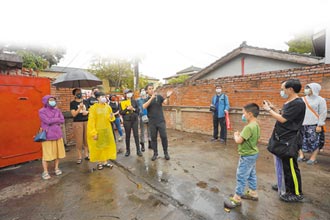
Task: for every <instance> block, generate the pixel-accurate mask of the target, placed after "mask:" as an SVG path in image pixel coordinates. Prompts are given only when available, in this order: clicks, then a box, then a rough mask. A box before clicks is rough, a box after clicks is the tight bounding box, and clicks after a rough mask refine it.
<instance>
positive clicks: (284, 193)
mask: <svg viewBox="0 0 330 220" xmlns="http://www.w3.org/2000/svg"><path fill="white" fill-rule="evenodd" d="M301 88H302V85H301V82H300V81H299V80H298V79H289V80H286V81H284V82H283V83H282V84H281V90H280V96H281V97H282V98H283V99H285V103H284V105H283V107H282V109H281V110H279V109H278V108H276V107H275V105H273V104H272V103H271V102H270V101H268V100H263V102H262V107H263V109H264V110H265V111H267V112H268V113H269V114H270V116H271V117H273V118H274V119H276V123H275V126H274V130H273V133H272V137H271V138H270V141H269V143H268V149H269V150H270V145H274V146H272V147H273V148H277V149H279V148H281V149H284V151H287V152H281V153H278V154H277V153H274V157H275V162H276V168H280V169H278V170H277V178H278V179H277V183H278V184H275V185H273V186H272V188H273V189H274V190H277V191H278V193H279V195H280V199H281V200H282V201H285V202H301V201H302V200H303V198H304V196H303V193H302V184H301V183H302V181H301V175H300V169H299V167H298V162H301V161H307V164H309V165H312V164H315V163H316V156H317V154H318V152H319V151H320V149H322V148H323V146H324V130H325V129H324V128H325V126H324V125H325V120H326V115H327V106H326V102H325V99H324V98H322V97H321V96H319V92H320V90H321V86H320V85H319V84H318V83H310V84H307V85H306V86H305V89H304V94H305V96H304V97H299V92H300V91H301ZM216 93H217V96H221V94H219V93H220V91H219V90H216ZM225 97H226V96H224V98H223V99H225ZM216 102H217V101H215V98H213V99H212V104H214V103H216ZM219 106H220V104H219ZM222 110H223V111H225V110H226V109H225V107H222ZM259 111H260V109H259V106H258V105H257V104H255V103H250V104H247V105H246V106H244V107H243V115H242V121H243V122H246V123H248V124H247V125H246V126H245V127H244V128H243V130H242V131H241V132H238V131H236V132H234V141H235V142H236V143H237V144H238V153H239V155H240V158H239V162H238V167H237V173H236V189H235V194H234V195H232V196H229V198H225V200H224V206H225V207H226V208H229V209H232V208H235V207H237V206H240V205H241V200H242V199H248V200H254V201H257V200H258V193H257V175H256V161H257V158H258V155H259V150H258V147H257V143H258V140H259V138H260V127H259V122H258V121H257V116H258V115H259ZM215 112H216V113H217V111H215ZM216 113H215V114H216ZM214 118H215V116H214ZM213 121H215V119H213ZM220 124H221V122H220ZM214 125H216V123H214ZM222 137H223V138H225V137H224V136H222ZM220 138H221V136H220ZM272 138H275V139H277V142H275V144H274V142H273V141H271V139H272ZM214 139H216V136H214V137H213V140H214ZM224 140H225V139H224ZM283 146H284V148H283ZM270 151H271V150H270ZM271 152H276V151H273V150H272V151H271ZM289 152H290V153H289ZM304 152H311V157H310V159H309V160H306V159H305V156H304V154H303V153H304ZM281 177H283V180H282V178H281ZM281 182H283V183H284V184H283V186H281V187H280V184H281ZM246 185H247V186H248V189H247V190H246V191H245V187H246Z"/></svg>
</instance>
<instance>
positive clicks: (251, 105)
mask: <svg viewBox="0 0 330 220" xmlns="http://www.w3.org/2000/svg"><path fill="white" fill-rule="evenodd" d="M243 108H244V110H245V111H246V112H251V113H252V114H253V116H254V117H255V118H256V117H258V115H259V111H260V108H259V105H257V104H256V103H249V104H247V105H245V106H244V107H243Z"/></svg>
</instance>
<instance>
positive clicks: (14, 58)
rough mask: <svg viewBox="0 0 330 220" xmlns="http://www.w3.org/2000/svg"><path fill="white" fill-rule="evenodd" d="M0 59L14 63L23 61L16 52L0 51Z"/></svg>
mask: <svg viewBox="0 0 330 220" xmlns="http://www.w3.org/2000/svg"><path fill="white" fill-rule="evenodd" d="M0 60H1V61H7V62H14V63H23V59H22V57H20V56H19V55H17V54H9V53H0Z"/></svg>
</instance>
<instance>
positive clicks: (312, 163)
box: [306, 160, 317, 165]
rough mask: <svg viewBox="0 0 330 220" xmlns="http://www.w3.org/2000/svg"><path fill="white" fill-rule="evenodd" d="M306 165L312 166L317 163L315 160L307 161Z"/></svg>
mask: <svg viewBox="0 0 330 220" xmlns="http://www.w3.org/2000/svg"><path fill="white" fill-rule="evenodd" d="M306 163H307V165H314V164H316V163H317V161H316V160H308V161H307V162H306Z"/></svg>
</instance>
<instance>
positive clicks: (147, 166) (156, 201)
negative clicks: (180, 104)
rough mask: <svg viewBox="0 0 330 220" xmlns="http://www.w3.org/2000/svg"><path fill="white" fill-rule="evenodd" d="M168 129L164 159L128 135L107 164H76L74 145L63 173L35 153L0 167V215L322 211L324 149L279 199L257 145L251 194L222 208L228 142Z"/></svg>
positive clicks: (324, 214)
mask: <svg viewBox="0 0 330 220" xmlns="http://www.w3.org/2000/svg"><path fill="white" fill-rule="evenodd" d="M168 136H169V147H170V148H169V152H170V156H171V160H169V161H166V160H165V159H164V155H163V152H162V149H161V144H160V143H159V144H158V148H159V158H158V159H157V160H156V161H151V157H152V151H151V150H148V149H146V152H144V155H143V157H137V156H136V154H135V150H133V146H134V144H133V143H132V144H131V152H132V153H131V156H130V157H128V158H127V157H125V156H124V154H123V153H121V154H119V155H118V159H117V161H115V162H114V163H113V164H114V168H113V169H109V168H104V170H101V171H94V172H91V168H92V167H94V166H95V164H90V163H87V162H86V161H83V164H81V165H76V164H75V156H76V154H75V150H74V148H72V149H71V151H70V152H68V153H67V157H66V158H65V159H64V160H63V161H62V162H61V164H60V167H61V169H62V171H63V175H61V176H59V177H56V176H55V175H54V174H52V173H51V176H52V178H51V179H50V180H47V181H44V180H42V179H41V176H40V174H41V172H42V168H41V162H40V161H32V162H29V163H25V164H22V165H19V166H16V167H7V168H5V169H1V170H0V180H1V181H0V206H1V209H0V219H1V220H7V219H8V220H18V219H24V220H25V219H33V220H34V219H35V220H39V219H42V220H43V219H47V220H48V219H49V220H51V219H52V220H55V219H61V220H64V219H65V220H66V219H68V220H69V219H82V220H85V219H86V220H90V219H105V220H108V219H124V220H149V219H150V220H151V219H153V220H158V219H169V220H171V219H173V220H176V219H180V220H186V219H187V220H188V219H225V220H226V219H268V220H270V219H274V220H275V219H283V220H284V219H304V220H307V219H330V193H329V189H330V181H329V180H330V157H329V156H325V155H320V156H319V158H318V161H319V163H317V164H316V165H313V166H309V165H307V164H306V163H302V164H300V169H301V173H302V184H303V191H304V195H305V199H304V202H303V203H285V202H282V201H280V200H279V198H278V195H277V192H275V191H273V190H272V189H271V185H272V184H273V183H274V182H275V174H274V172H275V171H274V162H273V157H272V155H271V154H270V153H268V151H267V150H266V147H265V146H264V145H260V146H259V148H260V156H259V159H258V161H257V176H258V193H259V201H257V202H255V201H243V203H242V206H241V207H238V208H235V209H233V210H231V211H230V212H227V211H226V210H224V207H223V201H224V198H225V197H227V196H228V195H229V194H232V193H234V190H235V181H236V180H235V175H236V168H237V162H238V155H237V147H236V144H234V142H233V141H231V140H230V141H228V143H227V144H226V145H224V144H221V143H220V142H210V141H209V140H210V138H211V137H210V136H207V135H201V134H192V133H186V132H179V131H175V130H168ZM132 142H133V141H132ZM118 147H119V148H124V143H123V142H120V143H119V144H118ZM307 156H308V155H307Z"/></svg>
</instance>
